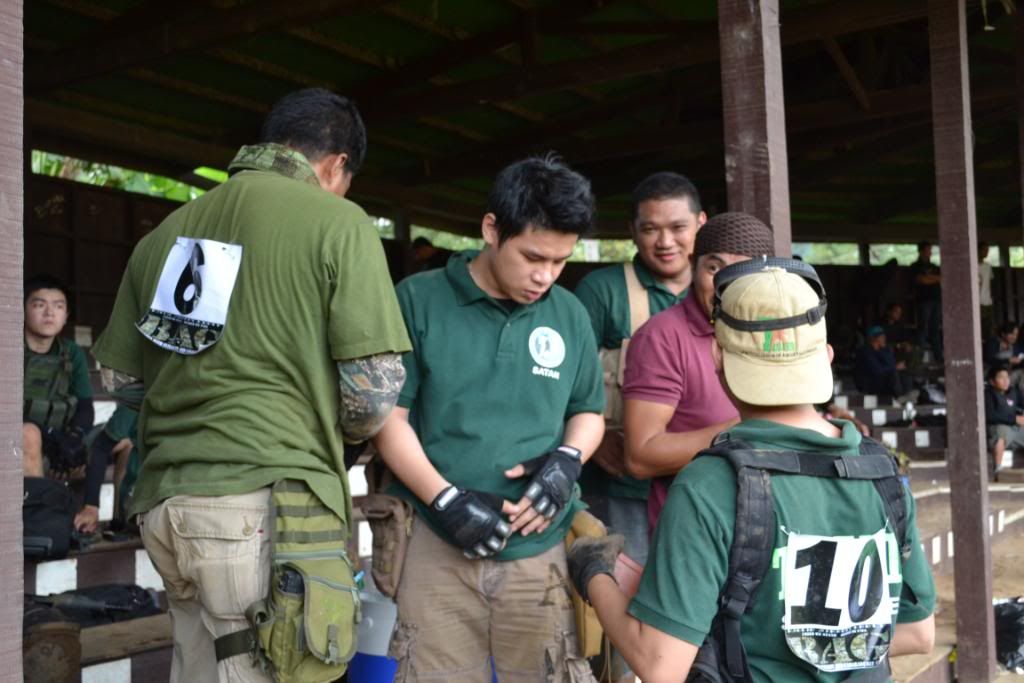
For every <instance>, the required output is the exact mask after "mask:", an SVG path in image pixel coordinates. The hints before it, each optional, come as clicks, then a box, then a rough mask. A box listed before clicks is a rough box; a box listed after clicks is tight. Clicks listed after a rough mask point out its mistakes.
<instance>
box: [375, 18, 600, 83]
mask: <svg viewBox="0 0 1024 683" xmlns="http://www.w3.org/2000/svg"><path fill="white" fill-rule="evenodd" d="M595 6H596V3H595V2H594V0H563V1H562V2H557V3H552V5H550V6H548V7H546V8H542V9H539V10H537V11H536V19H535V21H536V23H537V26H538V27H541V26H544V25H546V24H549V23H557V22H560V21H564V20H566V19H568V18H575V17H578V16H579V15H580V14H583V13H586V12H588V11H590V10H593V9H595ZM383 11H386V12H389V13H391V14H392V15H393V16H394V15H395V11H396V10H395V8H387V7H385V8H383ZM399 18H401V19H404V20H406V21H409V18H408V16H405V15H400V16H399ZM538 30H540V29H539V28H538ZM521 38H522V27H521V25H519V24H516V23H514V22H513V23H511V24H508V25H503V26H502V27H501V28H498V29H495V30H493V31H488V32H486V33H482V34H480V35H478V36H474V37H469V38H466V39H464V40H460V41H458V42H455V43H452V45H451V46H450V47H447V48H444V49H443V50H441V51H440V52H438V53H437V54H435V55H432V56H428V57H426V58H425V59H420V60H416V61H415V62H413V63H410V64H405V65H403V66H402V68H401V69H400V70H398V71H396V72H394V73H390V74H385V75H383V76H380V77H379V78H375V79H373V80H371V81H369V82H367V83H364V84H363V85H362V86H360V87H359V88H357V90H356V93H355V96H356V98H357V99H360V100H369V99H370V98H374V99H379V98H380V96H381V94H382V93H392V92H395V91H398V90H403V89H405V88H408V87H411V86H416V85H420V84H421V83H423V82H425V81H426V80H428V79H429V78H431V77H433V76H436V75H438V74H442V73H444V72H446V71H450V70H451V69H454V68H456V67H458V66H461V65H462V64H466V63H468V62H472V61H473V60H476V59H480V58H481V57H486V56H487V55H490V54H492V53H494V52H496V51H498V50H500V49H501V48H503V47H506V46H508V45H513V44H517V43H518V42H519V41H520V39H521Z"/></svg>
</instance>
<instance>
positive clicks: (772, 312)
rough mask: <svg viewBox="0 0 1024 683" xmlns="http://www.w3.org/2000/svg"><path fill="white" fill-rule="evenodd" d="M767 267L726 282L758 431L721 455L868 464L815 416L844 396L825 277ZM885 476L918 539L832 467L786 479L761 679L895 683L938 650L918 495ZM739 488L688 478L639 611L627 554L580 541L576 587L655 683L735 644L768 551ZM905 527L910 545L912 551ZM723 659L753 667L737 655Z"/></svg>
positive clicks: (776, 479)
mask: <svg viewBox="0 0 1024 683" xmlns="http://www.w3.org/2000/svg"><path fill="white" fill-rule="evenodd" d="M761 263H764V265H760V264H758V263H757V262H755V261H748V262H746V263H740V264H737V265H733V266H730V267H729V268H725V269H723V270H722V271H720V272H719V273H718V275H717V276H716V278H715V284H716V298H717V299H718V301H720V304H719V305H718V306H717V307H716V310H715V339H716V343H715V344H714V345H713V346H712V351H713V355H714V357H715V362H716V365H717V366H718V368H719V371H720V372H721V374H722V378H723V381H724V383H725V386H726V389H727V390H728V392H729V393H730V395H731V396H732V397H733V400H734V401H735V403H736V405H737V407H738V408H739V411H740V415H741V417H742V418H743V419H742V422H740V423H739V424H738V425H736V426H735V427H732V428H730V429H729V430H728V431H727V432H726V433H725V434H722V435H719V437H718V439H716V444H721V443H724V442H728V441H741V442H746V443H745V444H743V445H742V447H743V448H748V450H747V451H746V455H747V456H748V457H750V459H751V462H755V461H756V460H757V458H758V457H762V458H768V457H769V455H767V454H761V451H789V453H788V454H784V455H787V456H789V457H793V458H798V457H800V455H803V454H807V455H808V456H812V457H809V458H807V460H808V463H810V464H809V465H808V467H809V468H811V469H813V468H814V467H815V465H814V461H815V460H816V459H817V458H820V459H821V461H822V462H824V461H826V458H827V457H829V456H845V457H847V458H850V459H853V460H856V459H857V458H867V457H868V456H862V455H860V453H861V451H860V446H861V440H862V437H861V434H860V432H858V431H857V429H856V427H855V426H854V425H853V423H851V422H845V421H840V420H836V421H830V420H826V419H824V418H822V417H820V416H819V415H818V414H817V412H816V411H815V410H814V404H816V403H820V402H823V401H825V400H827V399H828V397H829V396H830V395H831V392H832V373H831V368H830V363H831V360H832V348H831V346H829V345H828V344H827V342H826V331H825V319H824V290H823V289H821V288H820V281H818V280H817V275H816V274H814V273H813V269H811V268H810V267H809V266H807V265H806V264H803V263H800V262H796V261H792V260H790V259H774V260H768V261H762V262H761ZM812 285H816V286H817V287H818V289H817V290H816V289H815V287H814V286H812ZM875 446H877V444H875ZM749 449H756V450H753V451H751V450H749ZM793 451H796V452H798V453H793ZM890 460H891V459H890ZM800 462H801V467H803V461H800ZM829 462H830V461H829ZM886 462H887V464H888V465H889V466H890V467H889V469H890V471H891V474H892V476H890V477H889V479H888V482H887V483H889V484H892V485H894V486H895V488H896V490H897V491H898V492H899V494H901V497H902V504H903V505H904V506H905V517H903V519H905V520H906V523H905V525H900V523H899V522H898V520H897V519H895V518H894V516H893V515H891V514H890V513H887V505H889V503H890V502H891V501H888V500H887V499H884V498H883V496H882V495H880V491H881V488H876V485H875V483H874V482H872V481H869V480H866V479H858V478H856V477H855V476H853V475H851V478H848V479H846V478H838V476H837V477H835V478H833V477H830V476H827V471H826V470H824V469H821V468H819V469H820V476H809V475H803V476H801V475H799V474H784V475H777V474H776V475H772V476H771V480H770V489H769V490H768V491H769V493H768V495H770V496H771V500H769V501H767V504H768V505H769V506H770V507H771V509H772V510H773V511H774V524H773V526H774V529H772V530H771V533H772V535H773V539H774V542H773V543H772V545H771V548H774V550H771V549H770V548H768V549H766V553H765V555H766V556H767V559H768V561H767V562H765V564H764V566H765V573H764V576H763V580H762V581H761V583H760V585H759V586H756V588H754V589H753V590H756V592H754V594H753V604H752V605H751V606H749V607H748V608H747V609H746V611H744V610H743V608H742V607H739V608H737V610H736V611H737V612H738V613H739V619H740V628H739V634H740V641H741V645H742V648H743V649H745V651H746V661H747V662H748V663H749V672H751V673H752V675H753V680H756V681H762V682H763V681H777V682H780V683H781V682H785V683H791V682H804V681H807V682H812V681H839V680H847V677H848V676H849V675H850V673H851V672H856V671H868V670H871V671H872V673H877V674H879V676H880V678H875V677H872V678H870V680H885V678H886V676H885V673H886V671H885V669H884V668H883V667H884V666H885V665H886V664H887V661H886V660H887V658H888V657H890V656H897V655H902V654H911V653H919V652H927V651H928V650H930V649H931V645H932V642H933V639H934V632H935V624H934V619H933V617H932V616H931V615H932V610H933V609H934V606H935V586H934V583H933V581H932V577H931V573H930V571H929V568H928V564H927V561H926V560H925V557H924V554H923V551H922V549H921V545H920V540H919V533H918V531H917V527H916V523H915V516H914V510H915V508H914V499H913V496H911V495H910V494H909V492H908V491H905V490H903V488H902V487H900V486H899V483H898V480H896V479H895V474H896V469H895V467H894V466H892V463H891V462H890V461H886ZM862 467H864V466H862ZM860 469H861V468H854V467H852V465H850V466H848V467H846V468H838V470H837V471H839V472H847V473H849V472H853V471H859V470H860ZM790 471H792V470H790ZM800 471H801V472H802V471H806V470H803V469H801V470H800ZM760 472H761V473H762V474H763V473H764V470H761V471H760ZM745 481H746V480H745ZM737 486H738V483H737V475H736V473H735V470H734V468H733V466H732V464H730V462H729V461H728V460H727V459H726V458H725V457H720V456H718V457H716V456H715V455H713V454H712V455H707V456H704V457H698V458H696V459H695V460H694V461H693V462H692V463H690V464H689V465H688V466H687V467H686V468H685V469H683V470H682V472H680V474H679V475H678V476H677V477H676V479H675V482H674V483H673V484H672V486H671V489H670V491H669V495H668V500H667V503H666V505H665V508H664V510H663V511H662V513H661V517H660V518H659V521H658V526H657V529H656V531H655V534H654V539H653V542H652V544H651V554H650V558H649V559H648V563H647V566H646V568H645V571H644V575H643V578H642V579H641V581H640V587H639V590H638V592H637V593H636V596H635V597H634V598H633V599H632V602H630V599H629V596H627V595H626V594H625V593H624V592H623V591H622V590H621V589H620V588H619V586H618V585H617V584H616V581H615V579H614V578H613V563H614V554H615V553H614V551H615V549H616V546H617V543H616V542H615V541H614V540H606V539H602V540H600V541H590V542H579V541H577V543H576V544H574V546H573V548H572V550H571V552H570V556H569V567H570V572H571V575H572V578H573V581H574V583H575V585H576V586H577V587H578V588H580V589H581V594H584V595H585V596H586V597H587V598H588V599H589V600H590V601H591V602H592V603H593V605H594V606H595V608H596V609H597V613H598V616H599V618H600V620H601V623H602V624H603V625H604V627H605V632H606V633H607V634H608V636H609V637H610V639H611V641H612V642H613V643H614V644H615V646H616V647H618V648H619V649H620V650H621V652H622V653H623V655H624V656H625V658H626V659H627V661H629V662H630V663H631V664H632V665H633V667H634V670H635V671H636V672H637V674H638V675H639V676H640V677H641V678H642V679H643V680H644V681H649V682H654V683H659V682H661V681H682V680H685V679H686V677H687V675H688V673H689V672H690V670H691V666H692V665H693V663H694V660H695V657H697V653H698V649H699V648H700V647H701V644H702V643H703V642H704V641H705V638H706V637H710V636H709V633H713V634H714V636H713V637H715V638H716V639H718V638H723V639H724V638H727V637H728V636H729V634H730V630H729V628H728V627H727V626H726V627H723V628H720V629H715V626H714V624H713V623H712V620H713V619H715V616H716V614H717V613H719V608H720V607H722V608H723V609H725V608H726V607H728V604H727V601H726V600H725V599H724V597H723V596H724V595H725V596H728V597H729V600H728V603H731V601H732V599H733V598H732V595H733V594H732V593H728V594H725V593H724V591H723V587H724V586H725V585H726V578H727V576H729V566H730V562H731V561H738V560H736V559H735V558H733V559H731V553H730V551H731V550H732V549H733V546H734V544H737V543H741V544H743V545H742V546H740V547H742V548H744V549H745V552H746V553H751V552H752V550H753V548H754V547H755V546H757V539H756V538H751V537H749V536H745V537H744V538H742V539H741V538H740V537H739V536H738V535H736V536H735V537H734V531H735V528H736V523H737V522H736V520H737V514H738V512H737V510H738V504H737ZM891 488H892V487H891V486H890V489H889V490H891ZM748 490H750V489H748ZM749 500H751V498H750V497H747V498H744V504H745V505H746V504H747V503H748V501H749ZM899 504H900V502H897V503H895V504H894V507H893V511H894V512H895V511H896V510H898V508H895V505H899ZM901 526H902V528H904V529H905V536H904V538H902V539H897V537H896V531H897V529H898V528H900V527H901ZM747 531H748V532H750V531H751V525H750V520H749V518H748V523H747ZM619 543H621V541H619ZM904 551H906V552H907V554H906V555H902V556H901V554H902V552H904ZM750 578H755V579H756V578H757V577H751V576H749V575H748V576H747V581H746V582H745V583H744V585H745V586H746V588H747V590H748V591H749V590H752V588H751V584H750V582H749V579H750ZM723 634H724V635H723ZM718 642H719V645H723V642H722V640H718ZM719 652H720V653H724V656H725V657H726V658H728V659H729V661H730V662H739V661H740V660H739V658H737V657H735V654H736V652H737V650H735V649H732V651H731V652H730V648H729V646H727V645H726V646H724V647H722V648H720V650H719ZM705 654H706V653H705ZM702 661H705V662H706V660H702ZM716 668H717V667H716Z"/></svg>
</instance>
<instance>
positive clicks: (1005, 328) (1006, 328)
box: [999, 320, 1017, 336]
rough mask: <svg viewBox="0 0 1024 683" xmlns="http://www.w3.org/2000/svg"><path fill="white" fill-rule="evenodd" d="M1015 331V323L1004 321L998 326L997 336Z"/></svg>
mask: <svg viewBox="0 0 1024 683" xmlns="http://www.w3.org/2000/svg"><path fill="white" fill-rule="evenodd" d="M1016 331H1017V323H1016V321H1014V320H1006V321H1004V322H1003V323H1002V324H1001V325H1000V326H999V336H1003V335H1004V334H1010V333H1011V332H1016Z"/></svg>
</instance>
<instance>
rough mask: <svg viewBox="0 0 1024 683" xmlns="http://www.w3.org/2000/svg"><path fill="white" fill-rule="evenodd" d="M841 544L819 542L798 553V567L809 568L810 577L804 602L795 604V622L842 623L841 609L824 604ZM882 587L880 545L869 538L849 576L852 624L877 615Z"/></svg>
mask: <svg viewBox="0 0 1024 683" xmlns="http://www.w3.org/2000/svg"><path fill="white" fill-rule="evenodd" d="M838 546H839V544H838V543H836V542H835V541H819V542H817V543H815V544H814V545H812V546H811V547H809V548H804V549H803V550H800V551H799V552H797V554H796V567H797V568H798V569H799V568H801V567H810V576H809V577H808V580H807V595H806V597H805V599H804V605H803V606H802V607H794V608H793V612H792V614H791V615H790V621H791V622H792V623H793V624H821V625H823V626H838V625H839V620H840V617H841V616H842V610H841V609H835V608H833V607H826V606H825V602H826V600H827V599H828V593H829V587H830V585H831V583H832V574H833V568H834V565H835V560H836V550H837V548H838ZM883 588H884V586H883V572H882V567H881V564H880V558H879V556H878V545H877V544H876V543H875V542H874V541H873V540H870V541H868V542H867V543H866V544H864V548H863V549H862V550H861V552H860V557H859V558H858V559H857V564H856V566H854V568H853V574H852V576H851V577H850V587H849V593H848V599H847V606H848V609H849V614H850V620H851V621H852V622H853V623H860V622H862V621H865V620H867V619H869V618H870V617H871V616H873V615H874V614H875V612H876V611H877V610H878V606H879V605H880V604H881V602H882V591H883Z"/></svg>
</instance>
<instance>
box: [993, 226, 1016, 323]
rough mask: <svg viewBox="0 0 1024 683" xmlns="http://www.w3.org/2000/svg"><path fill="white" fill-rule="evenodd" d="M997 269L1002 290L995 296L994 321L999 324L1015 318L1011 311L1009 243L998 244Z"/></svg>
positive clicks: (1011, 289)
mask: <svg viewBox="0 0 1024 683" xmlns="http://www.w3.org/2000/svg"><path fill="white" fill-rule="evenodd" d="M999 269H1000V270H1001V271H1002V273H1003V291H1002V294H1001V296H997V297H995V303H996V307H995V314H996V315H995V322H996V324H1001V323H1004V322H1006V321H1007V320H1016V319H1017V318H1016V316H1014V315H1013V313H1012V312H1011V311H1012V310H1013V309H1012V308H1011V307H1012V306H1013V271H1012V270H1010V245H1008V244H1000V245H999Z"/></svg>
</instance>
